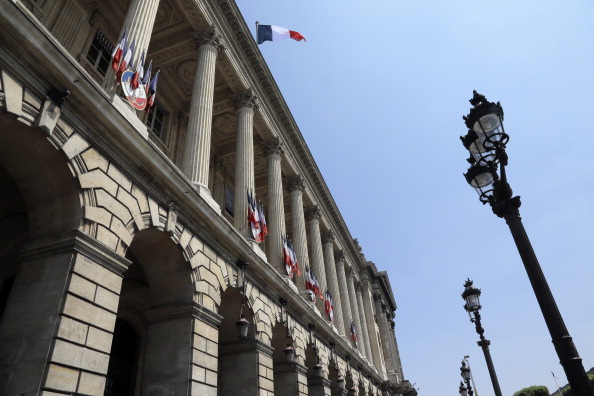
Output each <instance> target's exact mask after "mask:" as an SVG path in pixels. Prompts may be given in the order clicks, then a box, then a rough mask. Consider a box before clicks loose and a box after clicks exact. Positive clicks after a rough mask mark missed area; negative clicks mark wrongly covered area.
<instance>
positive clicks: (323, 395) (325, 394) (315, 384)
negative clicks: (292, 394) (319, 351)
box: [307, 377, 331, 396]
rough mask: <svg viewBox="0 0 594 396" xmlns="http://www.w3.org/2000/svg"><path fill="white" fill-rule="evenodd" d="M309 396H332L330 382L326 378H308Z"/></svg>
mask: <svg viewBox="0 0 594 396" xmlns="http://www.w3.org/2000/svg"><path fill="white" fill-rule="evenodd" d="M307 385H308V388H309V393H308V395H309V396H330V395H331V391H330V380H328V379H327V378H324V377H313V378H308V381H307Z"/></svg>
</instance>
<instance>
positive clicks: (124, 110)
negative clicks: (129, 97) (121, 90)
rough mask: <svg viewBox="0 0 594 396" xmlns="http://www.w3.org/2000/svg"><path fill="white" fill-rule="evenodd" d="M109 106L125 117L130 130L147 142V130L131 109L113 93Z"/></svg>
mask: <svg viewBox="0 0 594 396" xmlns="http://www.w3.org/2000/svg"><path fill="white" fill-rule="evenodd" d="M111 104H113V107H115V108H116V109H117V110H118V111H119V112H120V113H121V114H122V115H123V116H124V117H126V120H128V122H129V123H130V125H131V126H132V128H134V129H135V130H136V132H138V133H139V134H140V136H142V137H143V138H145V139H146V140H148V129H147V128H146V126H145V125H144V124H143V123H142V121H140V120H139V119H138V117H137V116H136V113H135V112H134V110H132V107H131V106H130V105H128V103H126V102H124V101H123V100H122V98H120V97H119V96H118V95H117V93H115V92H114V93H113V94H112V96H111Z"/></svg>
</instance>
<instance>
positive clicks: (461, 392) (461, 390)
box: [458, 381, 468, 396]
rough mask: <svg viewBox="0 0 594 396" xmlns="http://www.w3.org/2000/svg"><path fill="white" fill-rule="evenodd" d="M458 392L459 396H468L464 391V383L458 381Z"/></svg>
mask: <svg viewBox="0 0 594 396" xmlns="http://www.w3.org/2000/svg"><path fill="white" fill-rule="evenodd" d="M458 392H460V395H461V396H468V391H467V390H466V387H465V386H464V382H462V381H460V387H459V388H458Z"/></svg>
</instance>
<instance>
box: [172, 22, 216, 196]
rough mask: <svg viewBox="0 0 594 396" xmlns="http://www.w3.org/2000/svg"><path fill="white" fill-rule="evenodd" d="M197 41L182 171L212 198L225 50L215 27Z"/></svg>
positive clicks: (196, 186)
mask: <svg viewBox="0 0 594 396" xmlns="http://www.w3.org/2000/svg"><path fill="white" fill-rule="evenodd" d="M196 41H197V45H198V62H197V66H196V76H195V78H194V89H193V91H192V102H191V104H190V117H189V120H188V130H187V136H186V145H185V147H184V148H183V150H184V152H183V156H182V158H183V162H182V164H181V165H182V166H181V169H182V171H183V172H184V173H185V174H186V176H187V177H188V178H189V179H190V181H191V182H192V184H193V185H194V187H195V188H196V189H198V191H199V192H203V191H204V192H205V193H207V195H209V196H210V192H209V190H208V173H209V172H208V171H209V165H210V139H211V132H212V109H213V97H214V82H215V65H216V60H217V55H218V53H219V51H220V50H222V49H224V48H225V47H224V46H223V45H222V43H221V42H222V38H221V35H220V34H219V33H218V32H217V31H216V29H215V28H214V27H211V28H210V29H208V30H207V31H205V32H204V33H202V34H199V35H197V36H196Z"/></svg>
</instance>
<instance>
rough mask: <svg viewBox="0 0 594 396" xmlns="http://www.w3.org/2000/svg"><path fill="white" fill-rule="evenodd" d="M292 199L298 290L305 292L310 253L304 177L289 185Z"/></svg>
mask: <svg viewBox="0 0 594 396" xmlns="http://www.w3.org/2000/svg"><path fill="white" fill-rule="evenodd" d="M287 186H288V188H289V192H290V199H291V215H292V216H291V217H292V218H293V224H292V227H293V228H292V230H293V248H294V249H295V254H296V255H297V261H298V264H299V269H300V270H301V275H303V276H301V277H297V278H296V284H297V289H298V290H299V291H303V290H305V267H306V266H309V252H308V250H307V234H306V232H305V213H304V211H303V190H304V189H305V183H304V181H303V177H301V176H299V175H297V176H295V177H293V178H292V179H290V180H289V181H288V183H287Z"/></svg>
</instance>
